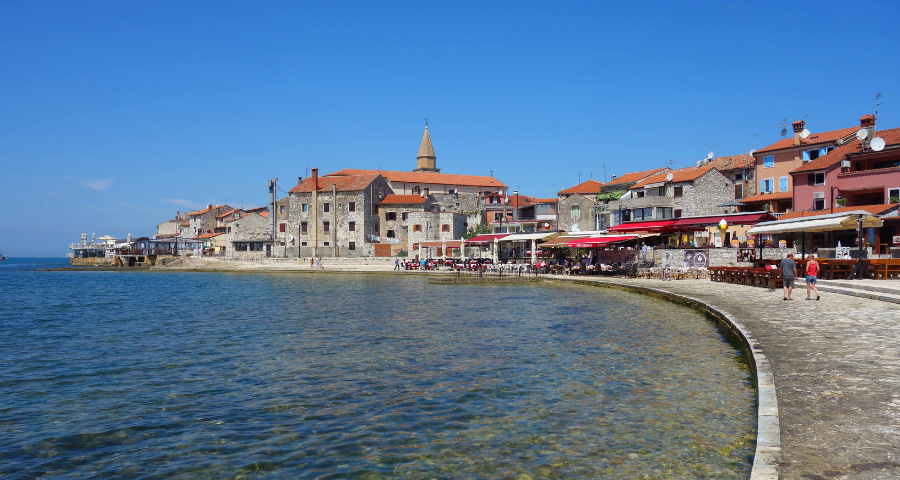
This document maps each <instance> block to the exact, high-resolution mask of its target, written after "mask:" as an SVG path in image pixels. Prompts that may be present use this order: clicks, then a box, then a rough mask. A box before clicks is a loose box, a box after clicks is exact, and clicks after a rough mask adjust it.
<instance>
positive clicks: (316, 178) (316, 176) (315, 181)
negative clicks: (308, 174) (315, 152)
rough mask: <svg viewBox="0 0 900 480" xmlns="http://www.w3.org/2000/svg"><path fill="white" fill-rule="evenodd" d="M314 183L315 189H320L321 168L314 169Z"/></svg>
mask: <svg viewBox="0 0 900 480" xmlns="http://www.w3.org/2000/svg"><path fill="white" fill-rule="evenodd" d="M312 183H313V190H318V189H319V169H318V168H313V169H312Z"/></svg>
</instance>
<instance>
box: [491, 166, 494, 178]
mask: <svg viewBox="0 0 900 480" xmlns="http://www.w3.org/2000/svg"><path fill="white" fill-rule="evenodd" d="M491 178H494V169H493V168H492V169H491Z"/></svg>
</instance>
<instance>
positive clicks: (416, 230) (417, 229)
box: [413, 225, 422, 232]
mask: <svg viewBox="0 0 900 480" xmlns="http://www.w3.org/2000/svg"><path fill="white" fill-rule="evenodd" d="M413 231H414V232H421V231H422V226H421V225H413Z"/></svg>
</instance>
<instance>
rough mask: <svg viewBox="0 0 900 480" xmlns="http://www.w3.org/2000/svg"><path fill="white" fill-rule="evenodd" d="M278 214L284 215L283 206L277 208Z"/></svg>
mask: <svg viewBox="0 0 900 480" xmlns="http://www.w3.org/2000/svg"><path fill="white" fill-rule="evenodd" d="M278 213H284V205H279V206H278Z"/></svg>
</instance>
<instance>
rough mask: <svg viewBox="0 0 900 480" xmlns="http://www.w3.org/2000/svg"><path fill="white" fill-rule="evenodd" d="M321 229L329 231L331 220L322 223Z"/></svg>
mask: <svg viewBox="0 0 900 480" xmlns="http://www.w3.org/2000/svg"><path fill="white" fill-rule="evenodd" d="M322 231H323V232H325V233H328V232H330V231H331V222H324V223H322Z"/></svg>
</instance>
